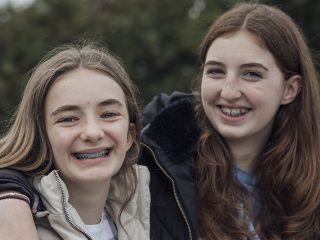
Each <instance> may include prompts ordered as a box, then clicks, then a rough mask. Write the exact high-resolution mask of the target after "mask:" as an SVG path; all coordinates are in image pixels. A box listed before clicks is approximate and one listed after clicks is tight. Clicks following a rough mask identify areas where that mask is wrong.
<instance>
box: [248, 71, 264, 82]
mask: <svg viewBox="0 0 320 240" xmlns="http://www.w3.org/2000/svg"><path fill="white" fill-rule="evenodd" d="M244 76H245V77H246V78H248V79H250V80H251V79H252V80H259V79H261V78H262V74H261V73H259V72H256V71H247V72H245V73H244Z"/></svg>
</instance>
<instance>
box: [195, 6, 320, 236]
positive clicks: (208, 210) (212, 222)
mask: <svg viewBox="0 0 320 240" xmlns="http://www.w3.org/2000/svg"><path fill="white" fill-rule="evenodd" d="M237 31H247V32H249V33H251V34H252V35H254V36H255V37H257V38H258V39H259V40H261V42H262V43H263V44H264V46H265V47H266V48H267V49H268V50H269V51H270V52H271V54H272V55H273V57H274V59H275V61H276V63H277V64H278V67H279V69H280V70H281V71H282V73H283V76H284V79H289V78H290V77H291V76H293V75H297V74H298V75H300V76H301V78H302V81H301V91H300V93H299V94H298V96H297V97H296V99H295V100H294V101H293V102H292V103H291V104H288V105H282V106H281V107H280V109H279V110H278V112H277V114H276V117H275V121H274V126H273V130H272V132H271V136H270V139H269V140H268V142H267V144H266V146H265V148H264V149H263V151H262V153H261V155H260V157H259V160H258V161H257V163H256V164H257V166H256V168H255V170H254V174H255V175H256V176H257V179H258V188H259V190H260V191H261V192H259V194H260V198H261V204H262V207H261V211H260V212H259V215H258V217H257V219H256V223H255V228H256V231H257V233H258V235H259V236H260V238H261V239H268V240H273V239H299V240H304V239H305V240H307V239H308V240H309V239H318V238H319V237H320V174H319V173H320V130H319V123H320V118H319V113H320V109H319V106H320V101H319V100H320V98H319V86H318V79H317V74H316V71H315V68H314V63H313V61H312V57H311V54H310V51H309V49H308V47H307V44H306V40H305V38H304V36H303V34H302V31H301V30H300V29H299V27H298V26H297V25H296V24H295V23H294V21H293V20H292V19H291V18H290V17H289V16H288V15H287V14H285V13H284V12H283V11H281V10H279V9H278V8H276V7H271V6H267V5H263V4H250V3H241V4H238V5H236V6H235V7H234V8H232V9H231V10H229V11H227V12H225V13H224V14H223V15H222V16H221V17H219V18H218V19H217V20H216V21H215V22H214V23H213V25H212V26H211V27H210V29H209V31H208V33H207V35H206V36H205V38H204V39H203V42H202V45H201V50H200V60H201V63H202V64H204V63H205V60H206V54H207V52H208V49H209V47H210V46H211V44H212V42H213V41H214V40H215V39H217V38H218V37H219V36H221V35H223V34H226V33H234V32H237ZM198 85H200V84H198ZM196 95H197V96H198V100H197V104H196V113H197V117H198V119H199V124H200V127H201V128H202V133H201V136H200V140H199V147H198V148H199V149H198V169H197V190H198V220H199V229H200V236H201V237H203V238H205V239H239V238H241V237H250V235H251V234H252V233H250V232H249V231H248V226H247V223H246V222H245V221H244V219H246V218H244V219H239V207H241V206H239V204H238V203H240V202H243V203H244V204H245V203H247V202H248V196H247V193H246V191H245V190H244V189H243V188H241V186H239V184H238V183H237V181H236V180H234V177H233V174H232V163H231V159H230V153H229V149H228V146H227V145H226V143H225V142H224V140H223V138H222V137H221V136H220V135H219V134H218V133H217V131H216V130H215V129H214V128H213V126H212V125H211V123H210V122H209V120H208V118H207V117H206V115H205V113H204V110H203V107H202V104H201V100H200V95H201V90H199V89H197V91H196ZM244 208H245V210H247V211H246V213H247V214H248V215H250V210H249V207H248V206H246V205H244Z"/></svg>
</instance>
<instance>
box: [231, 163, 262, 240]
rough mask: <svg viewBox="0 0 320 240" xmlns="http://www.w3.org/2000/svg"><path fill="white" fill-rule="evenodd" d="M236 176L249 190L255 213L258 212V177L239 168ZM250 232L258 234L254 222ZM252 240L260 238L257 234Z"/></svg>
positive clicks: (249, 226)
mask: <svg viewBox="0 0 320 240" xmlns="http://www.w3.org/2000/svg"><path fill="white" fill-rule="evenodd" d="M234 174H235V176H236V178H237V179H238V181H239V182H240V183H241V184H242V185H243V186H244V187H245V188H246V189H247V190H248V192H249V194H250V197H252V199H253V204H254V206H253V209H254V211H256V212H258V211H259V208H260V203H259V200H258V196H257V193H256V192H254V190H255V188H256V185H257V179H256V177H255V176H253V175H250V174H249V173H247V172H245V171H244V170H242V169H240V168H237V167H235V168H234ZM248 230H249V231H250V232H253V233H255V232H256V231H255V228H254V225H253V223H252V221H250V222H249V225H248ZM250 239H251V240H260V237H259V236H258V235H257V234H255V235H253V236H252V237H251V238H250Z"/></svg>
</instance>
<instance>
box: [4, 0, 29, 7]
mask: <svg viewBox="0 0 320 240" xmlns="http://www.w3.org/2000/svg"><path fill="white" fill-rule="evenodd" d="M9 2H10V3H12V4H13V5H15V6H21V7H23V6H26V5H29V4H30V3H32V2H33V0H0V6H4V5H6V4H7V3H9Z"/></svg>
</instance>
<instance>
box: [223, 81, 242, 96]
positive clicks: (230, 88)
mask: <svg viewBox="0 0 320 240" xmlns="http://www.w3.org/2000/svg"><path fill="white" fill-rule="evenodd" d="M220 95H221V97H222V98H223V99H225V100H227V101H232V100H235V99H238V98H240V97H241V95H242V93H241V89H240V87H239V84H238V83H237V82H235V80H227V81H225V82H224V84H223V86H222V88H221V93H220Z"/></svg>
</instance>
